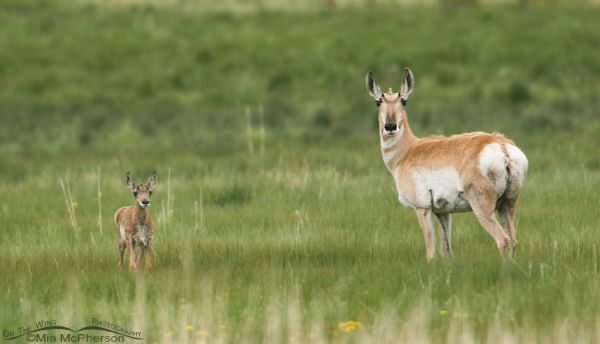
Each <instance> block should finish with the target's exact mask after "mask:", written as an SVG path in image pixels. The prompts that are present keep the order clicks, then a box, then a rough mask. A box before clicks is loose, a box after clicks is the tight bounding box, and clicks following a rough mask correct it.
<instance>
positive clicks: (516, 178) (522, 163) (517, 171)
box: [506, 144, 529, 197]
mask: <svg viewBox="0 0 600 344" xmlns="http://www.w3.org/2000/svg"><path fill="white" fill-rule="evenodd" d="M506 151H507V152H508V157H509V158H510V162H511V169H510V181H511V185H510V190H508V196H509V197H513V196H515V195H516V194H518V192H519V190H520V189H521V187H522V186H523V183H525V177H526V176H527V169H528V167H529V162H528V161H527V157H526V156H525V154H524V153H523V151H521V150H520V149H519V147H517V146H515V145H510V144H509V145H506Z"/></svg>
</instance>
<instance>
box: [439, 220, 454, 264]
mask: <svg viewBox="0 0 600 344" xmlns="http://www.w3.org/2000/svg"><path fill="white" fill-rule="evenodd" d="M435 215H436V217H437V218H438V220H439V221H440V246H441V248H442V249H441V252H442V256H443V257H451V256H452V248H451V244H452V217H451V215H450V214H435Z"/></svg>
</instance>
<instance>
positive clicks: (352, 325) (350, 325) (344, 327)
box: [338, 320, 362, 333]
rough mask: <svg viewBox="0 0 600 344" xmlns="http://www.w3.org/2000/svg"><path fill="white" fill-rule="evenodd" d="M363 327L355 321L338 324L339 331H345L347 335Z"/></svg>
mask: <svg viewBox="0 0 600 344" xmlns="http://www.w3.org/2000/svg"><path fill="white" fill-rule="evenodd" d="M361 327H362V324H361V323H360V322H359V321H354V320H348V321H346V322H341V323H339V324H338V329H339V330H340V331H344V332H346V333H348V332H352V331H354V330H356V329H359V328H361Z"/></svg>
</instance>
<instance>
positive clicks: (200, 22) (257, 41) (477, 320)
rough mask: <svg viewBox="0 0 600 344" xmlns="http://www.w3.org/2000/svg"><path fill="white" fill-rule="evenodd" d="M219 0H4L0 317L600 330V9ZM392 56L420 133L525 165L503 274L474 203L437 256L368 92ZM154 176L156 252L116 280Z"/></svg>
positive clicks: (418, 332) (263, 338) (202, 328)
mask: <svg viewBox="0 0 600 344" xmlns="http://www.w3.org/2000/svg"><path fill="white" fill-rule="evenodd" d="M225 3H226V2H225ZM230 3H233V5H231V7H227V6H225V7H223V8H222V7H219V6H217V8H214V7H211V6H210V2H203V1H198V2H190V1H182V2H180V3H177V2H165V3H160V2H156V1H130V2H124V3H119V2H115V1H108V2H101V1H92V0H85V1H84V0H81V1H32V0H28V1H18V0H7V1H3V2H1V3H0V124H1V125H0V157H1V159H0V231H1V237H2V240H1V241H0V266H1V272H0V275H1V276H2V278H1V279H0V291H1V294H0V326H1V327H2V329H3V330H6V329H15V328H17V327H19V326H23V325H26V324H33V323H34V322H35V321H39V320H42V319H55V320H56V321H57V323H59V324H63V325H65V326H69V327H72V328H81V327H83V326H85V325H88V324H89V322H90V318H92V317H96V318H101V319H106V320H110V321H113V322H115V323H118V324H120V325H122V326H123V327H126V328H130V329H135V330H141V331H143V337H144V340H143V342H148V343H213V342H215V343H217V342H223V343H241V342H250V343H256V342H271V343H296V342H307V343H322V342H334V343H354V342H372V343H399V342H450V343H468V342H489V343H497V342H507V343H510V342H539V343H547V342H558V343H560V342H581V343H592V342H600V276H599V275H598V274H599V273H600V268H599V267H598V264H599V262H600V260H599V257H598V255H599V254H600V252H599V251H600V221H599V220H598V216H597V215H598V209H599V208H600V199H599V197H598V195H597V194H596V190H598V189H600V155H599V154H598V146H600V122H599V121H598V109H599V108H600V96H599V95H600V83H598V80H599V79H600V59H599V58H598V56H597V47H598V46H600V35H598V34H597V32H598V29H600V26H599V25H598V22H600V21H599V20H598V19H599V18H600V8H598V7H596V6H595V5H590V4H588V5H585V4H579V5H577V6H573V5H569V4H566V3H562V2H550V4H545V3H543V2H542V1H537V2H536V1H532V2H527V1H521V2H519V3H518V4H511V3H504V4H496V3H494V4H489V5H488V4H485V2H484V3H483V4H482V3H481V2H480V1H465V2H461V1H456V2H451V4H446V5H436V4H434V3H431V4H428V5H421V6H418V5H414V4H413V5H410V4H408V5H407V4H404V5H402V4H397V3H392V2H383V3H378V2H373V3H370V5H364V6H358V5H351V6H341V7H339V8H338V7H333V8H332V7H331V6H325V5H323V6H317V5H315V4H313V3H310V2H306V3H307V4H308V5H307V6H306V7H302V8H296V7H293V6H292V8H291V9H286V6H284V5H281V4H285V2H283V1H282V2H280V3H278V4H279V5H278V6H276V8H271V7H269V6H265V7H263V6H261V4H270V3H271V2H270V1H265V2H257V5H255V6H251V8H252V9H253V10H251V11H249V10H246V8H243V9H244V10H240V11H236V10H235V8H237V7H236V6H234V5H235V4H236V2H235V1H232V2H230ZM273 3H277V2H273ZM302 3H304V2H302ZM240 6H241V5H240ZM404 66H410V67H411V69H412V71H413V72H414V74H415V90H414V92H413V93H412V94H411V98H410V100H409V104H408V114H409V120H410V123H411V127H412V129H413V131H414V132H415V134H417V135H419V136H426V135H429V134H433V133H435V134H447V135H449V134H454V133H459V132H465V131H475V130H482V131H500V132H503V133H505V134H506V135H508V136H509V137H511V138H513V139H514V140H515V141H516V142H517V143H518V145H519V146H520V147H521V148H522V149H523V151H524V152H525V153H526V154H527V156H528V158H529V164H530V170H529V176H528V179H527V182H526V187H525V189H524V191H523V193H522V196H521V199H520V207H519V210H518V222H517V228H518V238H519V247H518V251H517V258H516V261H515V262H514V263H506V262H503V261H502V259H501V257H500V255H499V254H498V252H497V250H496V248H495V244H494V241H493V240H492V238H491V237H490V236H489V235H488V234H487V233H486V232H485V231H484V230H483V228H482V227H481V226H480V225H479V224H478V223H477V221H476V219H475V218H474V216H473V215H472V214H470V213H467V214H457V215H455V216H454V217H453V251H454V257H453V258H452V259H449V260H443V259H441V258H439V257H438V259H437V260H436V261H435V262H433V263H432V264H428V263H427V262H426V259H425V245H424V242H423V238H422V234H421V231H420V229H419V227H418V223H417V219H416V216H415V215H414V212H413V211H412V210H409V209H405V208H402V207H401V206H400V205H399V203H398V201H397V199H396V194H395V188H394V183H393V181H392V179H391V177H390V176H389V174H388V172H387V171H386V169H385V167H384V165H383V162H382V159H381V156H380V150H379V137H378V135H377V129H376V108H375V106H374V104H373V101H372V99H371V98H370V97H369V96H368V95H367V93H366V90H365V85H364V76H365V74H366V72H367V71H368V70H369V69H373V70H374V73H375V76H376V78H377V80H378V82H379V83H380V85H381V86H382V87H384V88H385V89H387V88H388V87H393V88H394V89H397V88H398V87H399V85H400V82H401V75H402V73H401V72H402V70H403V67H404ZM154 170H157V171H158V185H157V187H156V188H155V193H154V195H153V196H152V206H151V207H150V209H149V211H150V213H151V214H152V217H153V220H154V223H155V226H156V229H155V237H154V240H153V245H154V251H155V259H154V267H153V269H152V270H150V271H141V272H138V273H135V274H134V273H129V272H123V273H120V272H119V271H118V269H117V261H118V249H117V235H116V229H115V226H114V224H113V222H112V221H113V220H112V216H113V214H114V212H115V210H116V209H117V208H119V207H120V206H123V205H129V204H133V201H134V200H133V197H132V196H131V193H130V192H129V191H128V190H127V188H126V186H125V182H124V176H125V171H131V173H132V176H133V179H134V180H135V181H136V182H138V183H140V182H141V181H143V180H146V179H147V178H148V177H149V176H150V174H151V173H152V171H154ZM5 341H6V342H7V343H11V342H21V343H23V342H25V337H22V338H20V339H17V340H14V341H7V340H5ZM129 342H137V341H134V340H129Z"/></svg>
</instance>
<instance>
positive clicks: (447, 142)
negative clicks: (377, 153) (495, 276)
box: [366, 69, 527, 260]
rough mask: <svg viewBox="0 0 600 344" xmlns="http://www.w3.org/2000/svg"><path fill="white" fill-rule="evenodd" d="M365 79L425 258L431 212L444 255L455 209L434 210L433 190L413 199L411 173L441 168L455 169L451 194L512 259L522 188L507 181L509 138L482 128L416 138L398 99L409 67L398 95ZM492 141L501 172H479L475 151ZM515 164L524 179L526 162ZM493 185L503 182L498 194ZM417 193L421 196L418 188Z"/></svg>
mask: <svg viewBox="0 0 600 344" xmlns="http://www.w3.org/2000/svg"><path fill="white" fill-rule="evenodd" d="M366 81H367V89H368V91H369V93H370V94H371V95H372V96H373V97H374V98H375V100H376V102H377V103H378V106H379V113H378V117H379V131H380V138H381V151H382V154H383V157H384V162H385V163H386V167H387V168H388V170H389V171H390V173H391V174H392V175H393V176H394V178H395V182H396V188H397V190H398V195H399V198H400V201H401V202H402V203H403V204H405V205H407V206H408V205H411V207H413V208H414V209H415V211H416V214H417V217H418V219H419V224H420V225H421V228H422V230H423V234H424V238H425V243H426V251H427V258H428V260H431V259H433V257H434V255H435V248H434V238H433V237H434V229H433V228H432V227H433V225H432V222H431V216H432V214H435V215H436V216H437V217H438V219H439V220H440V223H441V224H442V228H441V230H440V231H441V233H440V234H441V236H440V239H441V240H440V245H441V248H442V254H443V255H444V256H446V255H450V254H451V251H450V223H451V219H450V212H455V211H461V210H455V211H449V212H448V211H444V210H441V209H443V208H441V209H440V208H436V205H435V204H434V203H433V202H434V200H435V199H434V196H433V194H432V196H431V202H432V203H431V204H423V201H422V200H421V202H419V200H418V198H419V195H417V191H416V190H417V186H418V185H415V178H414V175H415V173H419V171H442V170H443V169H450V171H456V172H457V173H458V177H459V183H460V187H461V188H462V190H461V189H454V191H455V193H457V194H458V195H460V197H462V198H460V199H466V200H467V201H468V205H469V206H470V208H471V209H472V211H473V212H474V213H475V215H476V216H477V218H478V220H479V222H480V223H481V224H482V226H483V227H484V228H485V229H486V231H488V232H489V233H490V235H491V236H492V237H493V238H494V239H495V241H496V244H497V246H498V248H499V249H500V251H501V252H506V253H507V254H508V256H509V258H512V256H513V254H514V251H513V250H514V247H515V245H516V243H517V240H516V233H515V226H514V221H515V213H516V204H517V198H518V194H519V191H520V188H521V186H522V185H521V184H519V183H513V184H511V179H510V178H511V177H512V174H511V170H512V169H513V161H511V156H510V154H509V152H508V149H507V146H508V145H512V146H514V147H516V145H515V144H514V142H513V141H511V140H510V139H508V138H506V137H505V136H504V135H502V134H499V133H485V132H473V133H465V134H460V135H453V136H449V137H446V136H441V135H433V136H428V137H424V138H419V137H416V136H415V135H414V134H413V133H412V131H411V129H410V126H409V124H408V118H407V114H406V110H405V106H404V105H403V104H402V102H401V97H403V100H404V101H406V99H407V97H408V94H410V92H411V91H412V87H413V85H414V78H413V76H412V73H411V72H410V70H408V69H407V70H406V75H405V81H404V83H403V85H402V88H401V90H400V92H399V93H393V92H392V91H391V90H390V92H388V93H381V94H379V93H378V92H380V88H379V86H377V84H376V83H375V81H374V80H373V79H372V74H371V73H370V72H369V74H367V79H366ZM387 127H389V128H391V129H389V128H387ZM390 130H391V131H390ZM493 143H497V144H498V146H499V147H500V149H501V151H502V154H503V157H502V158H501V159H503V160H502V161H496V160H492V162H493V163H496V162H497V163H498V164H505V165H504V166H505V168H506V170H505V171H504V170H502V171H498V169H495V170H493V169H492V168H490V169H489V171H488V173H487V174H486V175H484V174H482V171H481V170H480V167H479V163H480V159H481V155H482V152H483V150H484V148H485V147H487V146H488V145H490V144H493ZM492 147H495V146H494V145H492ZM486 158H487V156H486ZM494 166H495V165H494ZM519 168H521V170H520V171H519V172H520V173H522V175H523V178H524V176H525V174H526V172H527V163H526V161H525V162H524V163H522V166H520V167H519ZM502 178H505V179H502ZM416 180H417V181H418V180H419V179H416ZM443 180H446V179H442V181H443ZM521 182H522V181H521ZM502 183H504V184H502ZM449 185H453V184H449ZM498 185H500V186H499V187H501V186H502V185H505V187H504V190H503V191H502V194H498V190H497V187H498ZM449 187H451V186H449ZM432 190H433V189H430V190H429V192H433V191H432ZM507 191H510V192H507ZM421 197H423V187H422V188H421ZM495 210H497V211H498V215H499V217H500V219H501V220H502V222H503V226H500V224H499V223H498V221H497V219H496V217H495V216H494V211H495Z"/></svg>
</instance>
